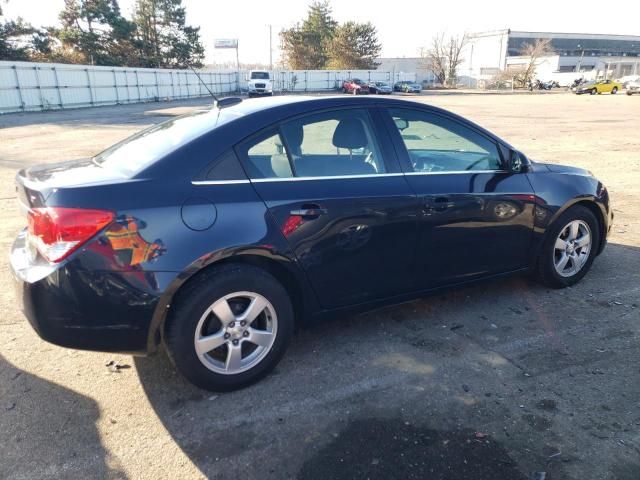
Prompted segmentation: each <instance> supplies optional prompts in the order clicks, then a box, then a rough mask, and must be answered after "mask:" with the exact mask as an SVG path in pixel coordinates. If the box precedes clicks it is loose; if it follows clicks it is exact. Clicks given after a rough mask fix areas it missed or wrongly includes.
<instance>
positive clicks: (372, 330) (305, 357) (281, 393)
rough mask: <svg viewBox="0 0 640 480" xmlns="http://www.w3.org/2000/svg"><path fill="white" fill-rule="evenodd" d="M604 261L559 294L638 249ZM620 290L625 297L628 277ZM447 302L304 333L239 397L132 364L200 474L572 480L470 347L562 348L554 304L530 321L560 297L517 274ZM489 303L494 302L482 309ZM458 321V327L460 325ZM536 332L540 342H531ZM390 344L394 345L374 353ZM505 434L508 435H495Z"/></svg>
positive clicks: (617, 266) (487, 357) (620, 248)
mask: <svg viewBox="0 0 640 480" xmlns="http://www.w3.org/2000/svg"><path fill="white" fill-rule="evenodd" d="M606 252H607V253H606V254H605V256H606V257H607V258H606V261H603V260H602V259H600V261H596V263H595V264H594V271H593V272H592V273H591V274H590V275H589V276H587V278H586V279H585V280H586V281H585V282H584V283H581V287H580V288H581V289H582V291H579V290H580V289H579V288H577V287H574V288H573V289H571V290H569V291H568V294H573V295H582V296H584V295H585V293H586V292H591V291H597V289H598V288H601V287H602V288H604V287H605V285H603V284H602V282H601V281H599V278H608V277H616V278H618V277H620V276H621V275H622V276H624V275H625V273H624V272H625V271H626V270H628V269H629V268H630V267H629V266H630V265H631V264H632V263H633V262H634V261H635V262H636V263H637V261H638V260H640V248H637V247H631V246H626V245H616V244H611V245H609V247H608V248H607V250H606ZM625 265H626V267H625ZM625 269H626V270H625ZM606 286H607V287H609V288H611V286H612V282H611V281H610V280H609V281H608V284H607V285H606ZM620 286H626V287H629V285H628V284H626V283H625V282H624V281H621V282H620ZM449 292H450V293H446V294H442V295H436V296H432V297H428V298H426V299H424V300H418V301H416V302H412V303H408V304H404V305H399V306H395V307H387V308H385V309H383V310H379V311H376V312H371V313H369V314H365V315H358V316H351V317H346V318H344V317H343V318H336V319H330V320H328V321H326V322H323V323H322V324H319V325H317V326H313V327H310V328H307V329H304V330H303V331H302V332H299V333H298V335H297V336H296V338H295V340H294V342H293V345H292V347H291V349H290V351H289V352H288V354H287V355H286V356H285V358H284V359H283V361H282V362H281V364H280V365H279V366H278V367H277V368H276V370H275V371H274V372H273V373H272V374H271V375H270V376H269V377H267V378H266V379H264V380H262V381H261V382H259V383H258V384H256V385H253V386H250V387H248V388H245V389H243V390H240V391H236V392H231V393H225V394H217V393H211V392H206V391H203V390H200V389H198V388H196V387H194V386H192V385H191V384H189V383H188V382H186V381H185V380H184V379H183V378H182V377H181V376H180V375H179V374H177V373H176V371H175V369H174V368H173V366H172V365H171V363H170V361H169V360H168V358H167V356H166V355H165V354H164V353H161V354H159V355H157V356H155V357H148V358H144V357H140V358H135V360H134V362H135V365H136V368H137V371H138V375H139V378H140V381H141V383H142V385H143V388H144V390H145V393H146V395H147V397H148V399H149V402H150V404H151V405H152V407H153V408H154V410H155V412H156V414H157V415H158V417H159V419H160V420H161V421H162V423H163V425H164V426H165V428H166V430H167V431H168V432H169V433H170V434H171V436H172V437H173V439H174V441H175V442H176V443H177V444H178V445H179V446H180V448H181V449H182V450H183V451H184V453H185V454H186V455H187V456H188V457H189V459H190V460H191V461H192V462H193V463H194V464H195V465H196V466H197V467H198V468H199V469H200V471H201V472H202V473H203V474H204V475H205V476H207V477H209V478H227V477H228V476H233V475H236V476H241V477H242V478H274V479H279V478H298V479H316V478H318V479H321V478H322V479H350V478H372V479H373V478H434V479H437V478H447V479H463V478H465V479H466V478H473V479H474V480H499V479H505V480H506V479H509V480H520V479H523V480H524V479H527V478H544V477H536V476H533V477H531V475H533V474H534V473H535V472H536V471H545V472H546V474H547V475H548V476H550V477H553V478H569V477H568V475H567V474H566V472H565V470H564V468H565V465H566V464H565V463H563V462H565V461H570V457H567V456H566V455H567V454H566V453H563V455H564V456H563V457H562V461H560V460H558V458H559V457H558V456H557V455H559V454H557V451H556V450H555V448H556V447H555V446H554V445H555V443H554V442H555V439H557V433H556V432H552V431H551V429H552V428H556V427H553V425H554V419H555V415H558V413H555V412H549V411H545V410H538V411H536V410H534V411H533V413H525V412H524V410H520V409H519V408H518V407H519V405H517V404H516V405H515V411H514V410H509V409H507V408H506V406H505V405H504V403H502V402H499V401H498V400H497V399H496V393H493V396H492V394H491V391H493V392H496V391H498V390H500V389H502V388H506V389H507V390H511V389H514V388H516V387H522V388H526V383H522V384H519V385H511V384H509V385H508V386H506V387H505V386H504V385H506V384H503V383H502V381H503V380H500V378H501V375H502V374H500V375H496V369H498V370H500V369H501V368H505V369H507V370H505V373H504V374H505V375H507V373H506V372H507V371H509V372H511V371H512V370H508V369H509V368H514V367H513V365H511V364H510V363H509V362H508V361H507V360H506V359H505V358H504V357H499V356H497V355H491V354H487V353H486V351H477V350H476V348H477V347H478V346H480V347H482V345H480V344H479V343H478V341H477V339H478V338H480V337H479V336H478V335H477V334H476V333H477V331H481V332H482V335H484V336H486V337H487V338H489V339H490V341H491V342H493V341H494V340H493V338H494V336H499V335H504V337H503V338H500V341H501V342H502V341H504V342H505V345H507V344H508V348H520V346H525V347H526V346H527V345H528V342H531V341H535V342H538V343H537V344H535V346H536V348H538V347H539V348H540V349H541V350H540V352H541V353H540V354H541V355H543V356H545V355H547V356H548V355H549V354H550V352H551V353H553V352H555V351H560V350H562V349H563V345H562V342H561V340H558V338H556V336H555V335H556V333H557V331H558V329H559V328H560V327H561V326H562V325H561V323H562V322H565V320H564V319H560V318H555V317H554V315H555V313H554V308H555V307H553V305H550V306H548V307H545V308H543V309H540V311H536V308H538V307H539V305H547V304H549V302H552V301H559V300H552V298H553V295H555V294H557V295H561V297H560V298H562V299H564V296H562V294H561V293H558V292H561V291H553V290H548V289H546V288H545V287H542V286H539V285H537V284H535V283H534V282H532V281H529V280H527V279H520V278H518V279H506V280H505V279H503V280H495V281H493V282H490V283H485V284H480V285H476V286H469V287H462V288H458V289H455V290H450V291H449ZM487 294H491V297H492V298H495V299H500V301H499V302H495V301H491V300H486V299H485V300H482V298H483V297H486V295H487ZM632 294H633V293H632ZM636 296H637V295H636ZM607 298H609V297H607ZM588 301H589V302H596V301H598V300H597V298H593V299H592V298H591V297H589V299H588ZM516 302H519V303H517V307H512V305H515V304H516ZM496 303H500V304H502V307H501V308H502V310H500V311H504V312H505V313H504V318H500V317H495V316H493V317H490V318H488V319H486V318H485V319H484V320H483V318H482V317H483V315H481V313H482V311H483V309H485V308H489V307H487V304H496ZM603 308H604V307H603ZM496 311H498V310H496ZM443 317H444V318H443ZM445 318H446V320H445ZM461 318H464V319H465V322H466V323H465V324H464V325H462V324H458V323H457V321H458V320H459V319H461ZM445 322H446V325H443V324H444V323H445ZM494 322H495V323H497V324H498V325H494ZM510 322H513V323H515V324H516V325H515V326H511V325H510ZM518 322H519V323H518ZM474 323H475V325H474ZM565 323H566V322H565ZM534 325H535V329H536V330H535V332H540V331H542V332H543V333H542V334H536V335H533V334H532V329H533V328H534ZM565 326H566V325H565ZM474 329H475V330H474ZM363 331H366V332H367V333H366V334H364V335H361V332H363ZM451 332H453V334H452V333H451ZM367 337H370V338H367ZM386 338H388V341H389V343H390V344H391V346H390V347H386V346H385V345H383V344H380V345H378V344H376V343H375V341H379V340H382V339H386ZM496 338H497V337H496ZM359 341H361V342H362V344H361V345H358V342H359ZM531 345H533V344H531ZM376 348H378V350H377V351H376V350H375V349H376ZM505 348H506V347H505ZM366 351H368V353H365V354H363V352H366ZM488 351H489V352H490V349H489V350H488ZM506 351H507V354H505V355H506V356H507V357H508V356H509V355H508V353H509V351H508V350H506ZM536 351H537V350H536ZM413 352H417V353H413ZM460 356H462V358H461V357H460ZM466 358H468V360H465V359H466ZM478 358H480V359H481V363H480V364H478V363H477V360H476V359H478ZM571 358H573V357H571ZM575 358H576V359H577V360H576V361H581V360H580V358H579V357H575ZM456 359H458V360H457V362H456ZM567 361H568V360H567ZM467 362H470V363H468V365H467ZM457 363H458V364H459V365H458V366H456V364H457ZM472 365H476V366H475V367H473V366H472ZM477 365H484V367H478V366H477ZM543 367H544V368H543ZM545 368H547V365H546V364H544V365H542V366H541V367H540V371H543V370H544V369H545ZM549 368H551V367H549ZM456 369H458V370H456ZM515 370H517V368H516V369H515ZM532 373H533V375H535V374H536V371H535V369H533V370H532ZM461 375H468V376H469V377H468V378H469V380H468V381H472V379H473V378H474V377H476V378H479V379H480V380H479V381H480V382H481V383H483V388H484V390H483V391H481V392H477V393H473V392H470V393H465V392H467V390H468V388H469V387H468V386H465V388H466V390H460V384H461V383H462V382H463V378H464V377H461ZM508 375H510V374H508ZM516 375H517V378H518V379H521V380H517V381H518V382H519V381H523V382H526V381H528V380H527V378H531V377H532V375H531V374H527V376H522V372H521V371H519V370H517V373H516ZM561 375H562V374H561ZM432 378H433V379H435V378H437V380H433V381H432V380H430V379H432ZM507 378H512V377H504V381H507ZM424 382H427V383H426V384H427V385H428V387H424V388H423V387H422V386H421V385H425V383H424ZM493 382H496V383H495V384H493ZM425 388H426V389H425ZM492 389H493V390H492ZM520 391H522V390H520ZM484 392H486V393H484ZM535 395H539V396H541V397H542V396H543V395H553V394H552V392H550V391H545V390H540V391H538V392H535ZM518 403H519V402H518ZM544 405H546V404H544ZM520 408H521V407H520ZM474 412H480V413H478V414H477V415H476V413H474ZM478 415H480V416H478ZM506 418H509V421H508V422H506V420H505V419H506ZM558 422H560V420H559V419H558ZM503 428H504V431H505V432H507V429H513V430H512V432H513V433H512V434H511V435H509V434H508V433H506V434H502V433H501V432H502V429H503ZM484 429H488V430H484ZM483 431H484V432H492V433H483ZM563 434H566V432H563ZM505 435H506V437H505ZM517 437H520V438H517ZM530 442H533V444H534V445H535V446H534V447H532V443H530ZM634 465H635V464H634ZM547 478H549V477H547ZM571 478H573V477H571Z"/></svg>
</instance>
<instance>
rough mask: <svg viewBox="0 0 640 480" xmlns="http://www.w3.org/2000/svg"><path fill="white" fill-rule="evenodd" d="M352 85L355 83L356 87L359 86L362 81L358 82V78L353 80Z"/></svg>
mask: <svg viewBox="0 0 640 480" xmlns="http://www.w3.org/2000/svg"><path fill="white" fill-rule="evenodd" d="M353 83H355V84H356V85H360V84H362V80H360V79H359V78H354V79H353Z"/></svg>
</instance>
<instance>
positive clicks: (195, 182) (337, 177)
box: [191, 170, 509, 185]
mask: <svg viewBox="0 0 640 480" xmlns="http://www.w3.org/2000/svg"><path fill="white" fill-rule="evenodd" d="M477 173H509V171H508V170H456V171H446V172H404V173H371V174H366V175H327V176H322V177H284V178H276V177H271V178H253V179H251V180H248V179H243V180H193V181H192V182H191V184H192V185H235V184H246V183H267V182H304V181H312V180H345V179H346V180H348V179H353V178H381V177H402V176H405V175H460V174H477Z"/></svg>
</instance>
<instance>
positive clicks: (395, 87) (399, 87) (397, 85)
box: [393, 80, 409, 92]
mask: <svg viewBox="0 0 640 480" xmlns="http://www.w3.org/2000/svg"><path fill="white" fill-rule="evenodd" d="M408 84H409V82H406V81H404V80H401V81H399V82H396V83H394V84H393V91H394V92H404V88H405V85H408Z"/></svg>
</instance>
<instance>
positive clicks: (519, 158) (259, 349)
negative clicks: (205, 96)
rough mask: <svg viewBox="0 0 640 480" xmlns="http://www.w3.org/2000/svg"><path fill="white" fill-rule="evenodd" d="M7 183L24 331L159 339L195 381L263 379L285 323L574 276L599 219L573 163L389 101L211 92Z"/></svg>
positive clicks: (441, 114) (592, 181) (590, 255)
mask: <svg viewBox="0 0 640 480" xmlns="http://www.w3.org/2000/svg"><path fill="white" fill-rule="evenodd" d="M224 105H229V106H226V107H224V108H222V107H223V106H224ZM16 184H17V185H16V187H17V194H18V198H19V203H20V205H21V207H22V211H23V212H24V215H25V223H26V224H27V225H28V227H26V228H25V229H24V230H23V231H22V232H20V233H19V235H18V237H17V239H16V240H15V243H14V244H13V247H12V250H11V266H12V270H13V273H14V277H15V279H16V286H17V289H18V296H17V299H18V301H19V302H20V303H21V306H22V309H23V311H24V313H25V315H26V317H27V319H28V320H29V322H30V323H31V325H32V326H33V327H34V329H35V331H36V332H37V333H38V334H39V335H40V336H41V337H42V338H43V339H45V340H47V341H49V342H52V343H55V344H58V345H62V346H65V347H71V348H81V349H89V350H99V351H108V352H134V353H140V354H144V353H152V352H155V351H157V350H158V348H160V347H161V345H164V346H165V347H166V349H167V351H168V353H169V355H170V357H171V358H172V360H173V362H174V364H175V366H176V368H177V369H178V370H179V371H180V372H181V373H182V374H183V375H184V376H185V377H186V378H187V379H189V380H190V381H191V382H193V383H194V384H196V385H198V386H199V387H202V388H205V389H210V390H232V389H236V388H239V387H242V386H245V385H248V384H250V383H252V382H255V381H257V380H258V379H260V378H262V377H264V376H265V375H266V374H267V373H268V372H270V371H271V370H272V369H273V368H274V366H275V365H276V364H277V363H278V361H279V360H280V358H281V357H282V356H283V355H284V353H285V350H286V349H287V345H288V344H289V342H290V340H291V336H292V334H293V331H294V327H295V326H296V325H297V326H303V325H305V324H308V323H310V322H314V321H318V320H321V319H323V318H326V317H332V316H335V315H337V314H338V313H344V312H356V311H362V310H366V309H370V308H376V307H380V306H382V305H385V304H392V303H398V302H404V301H407V300H409V299H412V298H416V297H420V296H424V295H425V294H428V293H430V292H435V291H438V290H440V289H442V288H449V287H452V286H455V285H461V284H467V283H469V282H471V281H477V280H482V279H487V278H494V277H496V276H503V275H510V274H522V273H530V274H532V275H534V276H535V278H537V279H538V280H539V281H541V282H542V283H544V284H545V285H548V286H550V287H554V288H562V287H567V286H570V285H573V284H575V283H576V282H578V281H579V280H580V279H582V278H583V277H584V275H585V274H586V273H587V272H588V270H589V268H590V267H591V264H592V262H593V261H594V259H595V257H596V256H597V255H598V254H600V253H601V252H602V250H603V248H604V247H605V243H606V239H607V234H608V232H609V230H610V227H611V223H612V219H613V214H612V209H611V206H610V204H609V196H608V193H607V189H606V188H605V187H604V186H603V185H602V183H600V182H599V181H598V180H597V179H596V178H594V177H593V176H592V175H591V173H589V172H588V171H586V170H583V169H581V168H577V167H568V166H561V165H557V164H544V163H538V162H534V161H531V160H530V159H529V158H528V157H526V156H525V155H524V154H523V153H521V152H520V151H518V150H516V149H515V148H514V147H512V146H511V145H509V144H508V143H507V142H505V141H504V140H502V139H500V138H498V137H497V136H495V135H493V134H491V133H490V132H488V131H487V130H485V129H483V128H482V127H480V126H478V125H476V124H474V123H472V122H470V121H469V120H466V119H464V118H462V117H460V116H458V115H455V114H453V113H450V112H447V111H445V110H442V109H439V108H436V107H433V106H428V105H424V104H422V103H417V102H409V101H405V100H402V99H392V98H388V99H385V100H382V99H380V98H375V99H374V98H371V97H358V98H346V97H343V96H332V97H299V96H283V97H273V98H264V99H260V100H255V101H245V102H241V101H240V100H239V99H237V100H232V101H231V100H230V101H228V102H226V103H223V102H220V103H218V106H217V107H214V108H212V109H210V110H200V111H196V112H193V113H190V114H187V115H184V116H181V117H176V118H172V119H170V120H168V121H167V122H164V123H161V124H159V125H155V126H152V127H150V128H148V129H146V130H143V131H142V132H140V133H137V134H136V135H134V136H132V137H130V138H128V139H126V140H124V141H122V142H120V143H118V144H116V145H114V146H112V147H110V148H108V149H106V150H105V151H103V152H102V153H99V154H98V155H96V156H95V157H93V158H90V159H85V160H78V161H71V162H65V163H60V164H48V165H41V166H33V167H29V168H26V169H23V170H21V171H20V172H19V173H18V174H17V177H16ZM486 293H487V295H491V293H490V290H486ZM370 328H377V327H376V325H373V324H372V325H370ZM336 335H337V334H336Z"/></svg>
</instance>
